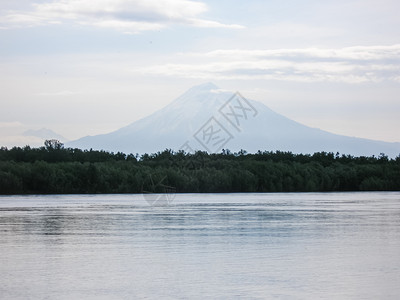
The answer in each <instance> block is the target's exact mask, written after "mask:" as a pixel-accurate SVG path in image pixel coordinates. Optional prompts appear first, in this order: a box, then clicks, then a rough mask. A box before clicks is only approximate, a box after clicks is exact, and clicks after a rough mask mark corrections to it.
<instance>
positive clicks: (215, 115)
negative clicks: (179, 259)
mask: <svg viewBox="0 0 400 300" xmlns="http://www.w3.org/2000/svg"><path fill="white" fill-rule="evenodd" d="M66 146H68V147H77V148H83V149H89V148H93V149H99V150H100V149H104V150H109V151H114V152H117V151H122V152H125V153H140V154H142V153H154V152H158V151H162V150H164V149H166V148H168V149H172V150H175V151H177V150H181V149H182V150H185V151H188V152H189V150H203V151H208V152H220V151H221V149H229V150H231V151H233V152H237V151H239V150H241V149H244V150H246V151H248V152H256V151H258V150H262V151H264V150H268V151H276V150H280V151H292V152H294V153H314V152H320V151H326V152H334V153H336V152H339V153H341V154H351V155H356V156H360V155H366V156H371V155H379V154H380V153H385V154H386V155H388V156H389V157H396V156H398V155H399V154H400V143H388V142H383V141H375V140H368V139H362V138H355V137H347V136H342V135H337V134H332V133H329V132H326V131H323V130H320V129H316V128H311V127H308V126H305V125H302V124H300V123H298V122H295V121H293V120H290V119H288V118H286V117H284V116H282V115H280V114H278V113H276V112H274V111H272V110H271V109H269V108H268V107H267V106H266V105H264V104H262V103H261V102H258V101H254V100H248V99H245V98H243V97H242V96H241V95H240V94H234V93H233V92H227V91H222V90H220V89H219V88H218V87H217V86H215V85H214V84H212V83H206V84H202V85H199V86H195V87H193V88H191V89H189V90H188V91H187V92H185V93H184V94H183V95H181V96H180V97H178V98H177V99H176V100H174V101H172V102H171V103H170V104H168V105H167V106H165V107H164V108H162V109H161V110H159V111H157V112H155V113H153V114H151V115H149V116H147V117H145V118H143V119H141V120H138V121H135V122H133V123H132V124H130V125H128V126H126V127H123V128H121V129H119V130H116V131H114V132H111V133H107V134H101V135H96V136H87V137H83V138H81V139H78V140H75V141H72V142H69V143H67V144H66Z"/></svg>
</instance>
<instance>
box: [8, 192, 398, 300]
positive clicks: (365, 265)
mask: <svg viewBox="0 0 400 300" xmlns="http://www.w3.org/2000/svg"><path fill="white" fill-rule="evenodd" d="M53 200H54V199H53V198H52V196H43V197H36V198H34V199H32V198H30V197H26V198H24V197H20V198H17V199H16V198H13V197H0V232H1V235H0V249H1V250H0V251H1V255H0V266H1V271H2V273H1V274H2V276H1V277H0V287H1V288H0V289H1V292H2V296H4V298H5V299H26V298H29V297H31V298H35V299H36V298H38V299H40V298H57V299H62V298H65V299H70V298H71V297H74V298H79V299H85V298H98V297H103V298H119V299H121V298H122V299H124V298H127V299H128V298H129V299H131V298H182V299H187V298H190V299H193V298H195V299H196V298H197V299H203V298H207V297H208V298H213V299H227V298H241V297H242V298H255V299H257V298H299V299H309V298H318V299H335V298H336V299H343V298H346V299H349V298H351V299H358V298H363V299H377V298H379V299H382V298H385V299H390V298H393V299H395V298H396V296H397V295H398V294H400V282H399V278H398V272H399V270H400V255H399V249H400V218H399V216H400V194H399V193H348V194H275V195H274V194H246V195H222V194H220V195H207V194H206V195H177V197H176V199H175V201H174V204H173V205H172V206H167V207H151V206H149V205H147V204H146V203H145V202H144V200H142V202H140V198H139V197H138V196H135V195H125V196H121V195H111V196H110V195H109V196H104V195H100V196H58V197H57V199H56V200H57V201H54V202H52V201H53Z"/></svg>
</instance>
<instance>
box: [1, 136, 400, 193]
mask: <svg viewBox="0 0 400 300" xmlns="http://www.w3.org/2000/svg"><path fill="white" fill-rule="evenodd" d="M170 190H173V191H176V192H182V193H214V192H215V193H222V192H226V193H228V192H229V193H231V192H331V191H399V190H400V155H399V156H398V157H396V158H395V159H392V158H388V157H387V156H386V155H384V154H380V155H379V156H378V157H375V156H371V157H366V156H360V157H354V156H351V155H340V154H339V153H336V154H334V153H327V152H318V153H314V154H312V155H311V154H294V153H291V152H282V151H276V152H271V151H258V152H257V153H246V151H243V150H242V151H239V152H237V153H232V152H230V151H229V150H222V152H221V153H214V154H209V153H207V152H202V151H198V152H195V153H185V152H183V151H179V152H174V151H171V150H168V149H167V150H164V151H162V152H157V153H153V154H144V155H141V156H139V155H133V154H128V155H126V154H124V153H121V152H118V153H113V152H108V151H97V150H81V149H73V148H64V147H63V144H62V143H60V142H58V141H56V140H48V141H46V142H45V146H44V147H39V148H31V147H29V146H26V147H13V148H11V149H7V148H5V147H2V148H0V194H69V193H71V194H74V193H143V192H150V193H153V192H161V193H162V192H166V191H170Z"/></svg>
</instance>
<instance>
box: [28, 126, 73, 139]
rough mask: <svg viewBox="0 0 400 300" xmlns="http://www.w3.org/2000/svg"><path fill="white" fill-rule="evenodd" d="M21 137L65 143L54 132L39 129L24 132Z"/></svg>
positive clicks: (61, 137)
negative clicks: (55, 140)
mask: <svg viewBox="0 0 400 300" xmlns="http://www.w3.org/2000/svg"><path fill="white" fill-rule="evenodd" d="M22 135H23V136H34V137H38V138H41V139H57V140H60V141H63V142H64V141H66V139H65V138H64V137H63V136H62V135H59V134H58V133H56V132H54V131H53V130H51V129H47V128H41V129H37V130H34V129H29V130H27V131H25V132H23V133H22Z"/></svg>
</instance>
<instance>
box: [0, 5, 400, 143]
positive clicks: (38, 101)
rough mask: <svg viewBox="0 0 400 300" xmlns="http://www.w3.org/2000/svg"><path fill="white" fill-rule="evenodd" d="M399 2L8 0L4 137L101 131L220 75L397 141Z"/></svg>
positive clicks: (313, 118) (278, 106)
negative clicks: (43, 130)
mask: <svg viewBox="0 0 400 300" xmlns="http://www.w3.org/2000/svg"><path fill="white" fill-rule="evenodd" d="M399 11H400V3H399V2H398V1H390V0H383V1H377V0H374V1H373V0H363V1H355V0H348V1H341V0H339V1H311V0H309V1H186V0H166V1H160V0H157V1H156V0H70V1H67V0H52V1H47V0H41V1H25V0H19V1H14V0H2V1H0V99H1V101H0V144H1V145H7V146H11V145H14V144H15V145H23V144H26V143H31V144H35V143H38V142H39V141H38V140H37V139H34V138H29V137H23V136H21V133H22V132H23V131H24V130H27V129H39V128H42V127H46V128H50V129H52V130H54V131H56V132H58V133H59V134H61V135H63V136H65V137H66V138H68V139H76V138H79V137H81V136H85V135H89V134H90V135H93V134H99V133H105V132H109V131H112V130H115V129H117V128H119V127H122V126H124V125H127V124H129V123H131V122H133V121H135V120H137V119H139V118H141V117H144V116H146V115H148V114H149V113H151V112H153V111H155V110H157V109H159V108H161V107H163V106H164V105H166V104H167V103H169V102H170V101H172V100H173V99H174V98H176V97H177V96H179V95H180V94H181V93H183V92H184V91H185V90H187V89H188V88H190V87H191V86H193V85H196V84H200V83H203V82H208V81H211V82H214V83H215V84H217V85H218V86H219V87H220V88H222V89H228V90H232V91H240V92H241V93H242V94H243V95H244V96H245V97H248V98H252V99H254V100H259V101H261V102H263V103H265V104H266V105H268V106H269V107H271V108H272V109H274V110H275V111H277V112H279V113H282V114H284V115H286V116H288V117H290V118H293V119H295V120H297V121H299V122H302V123H304V124H306V125H309V126H312V127H318V128H321V129H324V130H328V131H331V132H334V133H339V134H344V135H350V136H359V137H364V138H371V139H381V140H386V141H400V133H399V132H400V131H399V130H398V128H400V118H399V113H400V99H399V95H400V18H398V12H399Z"/></svg>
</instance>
